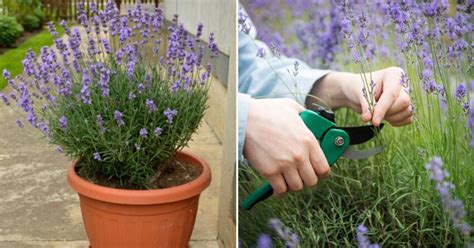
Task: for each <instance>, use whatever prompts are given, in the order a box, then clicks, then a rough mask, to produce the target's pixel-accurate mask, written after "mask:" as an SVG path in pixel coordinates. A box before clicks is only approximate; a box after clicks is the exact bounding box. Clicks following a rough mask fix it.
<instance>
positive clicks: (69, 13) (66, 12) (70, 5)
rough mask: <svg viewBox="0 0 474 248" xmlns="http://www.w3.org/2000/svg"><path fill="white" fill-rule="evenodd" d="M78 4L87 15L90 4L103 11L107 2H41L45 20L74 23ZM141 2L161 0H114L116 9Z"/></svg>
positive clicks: (76, 0) (152, 2)
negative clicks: (82, 6)
mask: <svg viewBox="0 0 474 248" xmlns="http://www.w3.org/2000/svg"><path fill="white" fill-rule="evenodd" d="M80 2H83V3H84V6H85V9H86V11H87V13H88V14H89V6H90V3H93V2H95V3H96V4H97V7H98V8H99V9H104V8H105V5H106V4H107V2H108V0H43V7H44V11H45V14H46V18H47V19H49V20H62V19H64V20H69V21H74V20H76V17H77V6H78V5H79V3H80ZM137 2H141V3H143V4H155V6H158V3H159V2H161V0H141V1H139V0H115V3H116V4H117V7H118V8H119V9H120V6H121V5H123V4H135V3H137Z"/></svg>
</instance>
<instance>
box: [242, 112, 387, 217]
mask: <svg viewBox="0 0 474 248" xmlns="http://www.w3.org/2000/svg"><path fill="white" fill-rule="evenodd" d="M300 117H301V119H302V120H303V122H304V123H305V125H306V126H307V127H308V128H309V130H310V131H311V132H312V133H313V135H314V136H315V137H316V139H318V141H319V144H320V146H321V149H322V150H323V152H324V155H325V156H326V159H327V161H328V164H329V165H331V166H332V165H333V164H334V163H335V162H336V161H337V160H338V159H339V158H340V157H346V158H349V159H365V158H368V157H371V156H374V155H376V154H377V153H379V152H381V151H382V150H383V149H382V147H376V148H373V149H369V150H357V149H354V148H353V147H351V146H352V145H358V144H362V143H365V142H367V141H369V140H371V139H372V138H373V137H375V135H376V134H377V133H378V130H380V129H382V127H383V123H382V124H380V126H379V127H375V126H373V125H367V126H358V127H338V126H336V123H335V120H334V114H332V113H330V112H327V111H325V110H319V111H318V112H314V111H311V110H305V111H303V112H301V113H300ZM272 194H273V189H272V186H271V185H270V183H268V182H265V183H264V184H263V185H261V186H260V187H259V188H258V189H257V190H256V191H254V192H253V193H252V194H250V195H249V196H248V197H247V198H245V199H244V201H243V202H242V204H241V206H242V208H244V209H246V210H250V209H251V208H252V207H253V206H254V205H255V204H257V203H258V202H260V201H263V200H265V199H267V198H268V197H270V196H271V195H272Z"/></svg>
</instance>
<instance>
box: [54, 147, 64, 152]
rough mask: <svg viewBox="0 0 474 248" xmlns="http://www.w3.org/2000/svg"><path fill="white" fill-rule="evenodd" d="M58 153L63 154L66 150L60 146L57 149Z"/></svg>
mask: <svg viewBox="0 0 474 248" xmlns="http://www.w3.org/2000/svg"><path fill="white" fill-rule="evenodd" d="M56 152H59V153H63V152H64V150H63V148H61V147H60V146H58V147H56Z"/></svg>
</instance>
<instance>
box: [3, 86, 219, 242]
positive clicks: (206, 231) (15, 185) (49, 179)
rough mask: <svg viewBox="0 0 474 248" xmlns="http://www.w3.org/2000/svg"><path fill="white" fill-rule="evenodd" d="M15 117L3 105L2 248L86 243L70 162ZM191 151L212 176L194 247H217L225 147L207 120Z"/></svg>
mask: <svg viewBox="0 0 474 248" xmlns="http://www.w3.org/2000/svg"><path fill="white" fill-rule="evenodd" d="M6 91H8V87H7V89H6ZM15 119H16V115H15V113H14V111H13V110H11V109H9V108H7V107H5V106H4V105H3V103H2V104H0V248H30V247H61V248H62V247H74V248H76V247H87V246H88V242H87V237H86V234H85V232H84V229H83V226H82V218H81V214H80V209H79V204H78V197H77V195H76V193H75V192H74V191H73V190H72V189H71V188H70V187H69V186H68V184H67V182H66V169H67V167H68V166H69V164H70V162H69V161H68V159H67V158H66V157H64V156H63V155H61V154H59V153H57V152H55V151H54V148H55V147H53V146H50V145H48V144H47V141H46V140H44V139H41V138H40V137H41V136H40V134H39V132H37V130H34V129H32V128H24V129H20V128H18V127H16V124H15ZM186 150H188V151H191V152H193V153H195V154H196V155H198V156H201V157H202V158H204V159H205V160H206V161H207V162H208V163H209V165H210V166H211V170H212V176H213V180H212V183H211V186H210V187H209V188H208V189H207V190H206V191H205V192H204V193H203V194H202V195H201V199H200V203H199V212H198V217H197V220H196V225H195V228H194V232H193V235H192V238H191V239H192V241H191V243H190V246H191V247H195V248H198V247H202V248H208V247H209V248H211V247H212V248H213V247H218V245H217V216H218V209H217V207H218V195H219V181H220V180H219V175H220V164H221V161H220V160H221V156H222V145H221V144H220V142H219V140H218V139H217V137H216V136H215V135H214V133H213V132H212V129H211V128H210V127H209V125H207V124H206V123H203V125H202V126H201V127H200V129H199V130H198V132H197V134H196V135H195V136H194V141H192V142H191V144H190V147H189V148H187V149H186Z"/></svg>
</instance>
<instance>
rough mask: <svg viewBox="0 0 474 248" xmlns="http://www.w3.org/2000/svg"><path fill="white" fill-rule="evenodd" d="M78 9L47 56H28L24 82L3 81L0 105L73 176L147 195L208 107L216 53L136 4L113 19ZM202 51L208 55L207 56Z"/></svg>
mask: <svg viewBox="0 0 474 248" xmlns="http://www.w3.org/2000/svg"><path fill="white" fill-rule="evenodd" d="M89 8H90V11H91V13H92V17H91V18H88V17H87V15H86V13H85V11H84V6H79V16H78V23H79V24H80V25H81V27H72V28H70V27H69V26H68V25H67V23H66V22H65V21H62V22H61V26H63V27H64V29H65V33H66V34H67V35H66V37H64V38H62V37H58V36H57V32H56V31H55V30H54V26H53V25H50V32H51V34H52V36H54V38H55V47H54V48H48V47H43V48H42V49H41V53H40V54H38V55H37V54H34V53H33V52H32V51H30V52H28V54H27V55H26V58H25V60H24V61H23V66H24V73H23V74H22V75H19V76H18V77H17V78H16V79H12V78H10V74H9V72H8V71H6V70H4V71H3V76H4V77H5V78H6V79H7V80H8V82H9V84H10V86H11V87H12V89H13V91H12V92H11V93H10V94H9V95H5V94H2V95H1V99H2V100H3V102H4V103H5V104H6V105H9V106H10V107H12V108H13V109H15V111H17V112H18V114H19V116H20V118H19V119H18V120H17V121H16V122H17V124H18V126H19V127H20V128H23V127H24V125H25V124H26V123H28V124H30V125H31V126H32V127H33V128H36V129H39V130H40V131H41V132H42V133H43V134H44V135H45V137H46V138H47V139H48V140H49V141H50V142H51V143H52V144H55V145H57V146H58V147H57V150H58V151H59V152H64V153H65V154H66V155H68V156H69V157H71V158H73V159H80V160H81V161H82V162H81V171H80V174H81V175H83V176H85V177H87V178H89V179H91V180H98V181H97V183H99V184H101V183H104V182H107V184H108V185H113V186H115V187H119V188H132V189H144V188H149V187H152V185H153V184H154V183H155V181H156V180H159V178H157V175H159V174H160V172H161V171H162V170H163V169H164V168H165V167H166V166H167V164H169V161H170V160H171V159H172V158H173V156H174V155H175V153H176V151H178V150H180V149H182V148H183V147H184V146H186V144H187V143H188V141H189V140H190V139H191V135H192V134H193V133H194V132H195V130H196V129H197V127H198V126H199V123H200V121H201V119H202V117H203V115H204V111H205V109H206V108H207V105H206V101H207V98H208V86H209V78H210V77H209V75H210V72H211V66H210V65H202V63H203V61H204V60H207V59H208V58H207V57H208V56H209V55H207V56H204V55H203V53H204V50H205V49H209V50H210V57H214V56H216V55H217V53H218V50H217V46H216V44H215V42H214V36H213V34H211V35H210V37H209V43H208V44H205V43H203V42H202V41H200V36H201V35H202V28H203V27H202V25H199V26H198V27H197V35H196V37H190V36H188V35H187V31H186V30H185V29H184V27H183V25H181V24H179V23H178V19H177V16H175V18H174V19H173V20H172V21H171V23H170V24H169V26H167V25H165V23H164V16H163V13H162V11H161V9H158V8H157V9H156V10H155V11H154V12H148V11H145V10H143V9H142V8H141V6H140V5H137V6H136V8H135V9H134V10H130V11H129V12H128V13H127V15H125V16H120V15H119V10H118V9H117V8H116V6H115V4H114V2H113V1H109V2H108V4H107V6H106V8H105V9H104V10H98V9H97V5H96V4H94V3H92V4H91V5H90V6H89ZM206 46H208V47H206Z"/></svg>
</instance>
